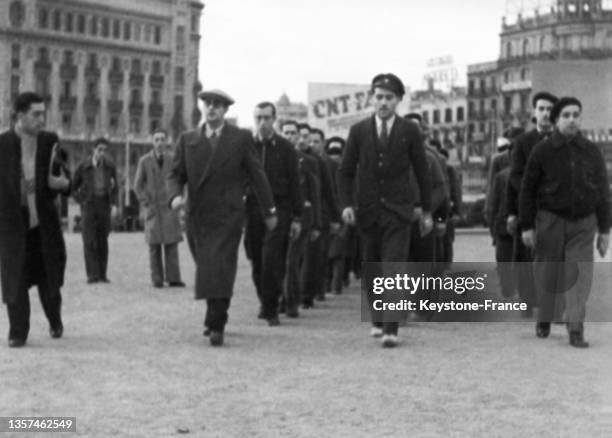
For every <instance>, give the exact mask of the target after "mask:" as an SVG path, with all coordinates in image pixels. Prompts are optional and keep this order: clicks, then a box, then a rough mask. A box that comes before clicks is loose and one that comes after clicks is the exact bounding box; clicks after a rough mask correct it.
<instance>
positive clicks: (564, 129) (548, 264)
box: [519, 97, 610, 348]
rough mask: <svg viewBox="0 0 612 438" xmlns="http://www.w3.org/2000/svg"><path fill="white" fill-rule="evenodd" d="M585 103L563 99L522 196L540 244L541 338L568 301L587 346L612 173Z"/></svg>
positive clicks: (571, 324)
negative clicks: (585, 120)
mask: <svg viewBox="0 0 612 438" xmlns="http://www.w3.org/2000/svg"><path fill="white" fill-rule="evenodd" d="M581 115H582V104H581V103H580V101H579V100H578V99H576V98H574V97H563V98H561V99H559V101H558V102H557V103H556V104H555V106H554V107H553V109H552V111H551V113H550V119H551V121H552V122H553V123H554V124H555V130H554V132H553V133H552V135H551V136H550V137H549V138H548V139H546V140H544V141H542V142H540V143H538V144H537V145H536V146H535V147H534V148H533V151H532V152H531V154H530V156H529V160H528V161H527V167H526V168H525V175H524V176H523V182H522V185H521V192H520V196H519V215H520V218H519V226H520V227H521V229H523V230H524V231H523V233H522V236H521V237H522V239H523V242H524V244H525V245H526V246H528V247H531V248H535V263H534V274H535V279H536V286H537V291H538V301H539V307H540V309H539V314H538V323H537V325H536V335H537V336H538V337H540V338H546V337H547V336H548V335H549V333H550V323H551V321H553V320H554V319H553V318H554V317H555V315H554V310H555V304H556V303H557V302H558V301H563V302H564V303H565V320H566V323H567V330H568V332H569V341H570V344H571V345H572V346H574V347H578V348H585V347H588V346H589V344H588V342H586V341H585V340H584V324H583V323H584V319H585V316H586V301H587V299H588V296H589V293H590V290H591V285H592V281H593V242H594V240H595V234H596V233H597V250H598V252H599V255H600V256H601V257H604V256H605V254H606V252H607V250H608V244H609V233H610V205H609V187H608V174H607V170H606V165H605V162H604V158H603V155H602V153H601V151H600V150H599V148H598V147H597V146H596V145H594V144H593V143H591V142H590V141H589V140H587V139H586V138H584V137H583V136H582V134H581V133H580V122H581Z"/></svg>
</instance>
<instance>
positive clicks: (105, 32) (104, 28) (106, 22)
mask: <svg viewBox="0 0 612 438" xmlns="http://www.w3.org/2000/svg"><path fill="white" fill-rule="evenodd" d="M101 33H102V36H103V37H104V38H108V35H109V34H110V23H109V20H108V18H103V19H102V32H101Z"/></svg>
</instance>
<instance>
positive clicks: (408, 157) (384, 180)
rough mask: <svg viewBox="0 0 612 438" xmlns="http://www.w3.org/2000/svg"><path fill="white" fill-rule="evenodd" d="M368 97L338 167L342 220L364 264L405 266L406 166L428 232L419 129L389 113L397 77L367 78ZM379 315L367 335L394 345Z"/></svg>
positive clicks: (391, 324)
mask: <svg viewBox="0 0 612 438" xmlns="http://www.w3.org/2000/svg"><path fill="white" fill-rule="evenodd" d="M371 93H372V95H373V101H374V107H375V114H374V115H373V116H372V117H369V118H367V119H365V120H362V121H361V122H358V123H357V124H355V125H353V126H352V127H351V129H350V131H349V136H348V140H347V143H346V149H345V153H344V155H343V157H342V163H341V165H340V168H339V169H338V183H339V194H340V204H341V205H342V207H343V211H342V219H343V220H344V222H346V223H347V224H349V225H352V224H355V223H357V226H358V228H359V231H360V233H361V238H362V244H363V250H362V260H363V261H364V262H376V263H384V262H407V261H408V252H409V248H410V225H411V222H412V220H413V217H414V214H415V206H414V203H415V201H416V199H414V195H413V194H412V192H411V190H410V168H411V167H412V168H413V169H414V174H415V176H416V179H417V181H418V185H419V190H420V199H421V207H418V208H419V209H422V213H421V212H418V214H419V215H420V217H421V220H420V227H421V234H422V235H425V234H427V233H429V232H431V230H432V228H433V219H432V216H431V175H430V174H429V173H428V170H427V169H428V165H427V160H426V158H425V150H424V148H423V140H422V138H421V133H420V131H419V128H418V127H417V126H416V125H415V124H414V123H411V122H409V121H408V120H406V119H404V118H402V117H399V116H397V114H396V112H395V110H396V107H397V105H398V103H399V102H400V101H401V99H402V97H403V95H404V93H405V91H404V85H403V84H402V82H401V81H400V79H399V78H398V77H397V76H395V75H393V74H379V75H377V76H376V77H374V79H373V80H372V89H371ZM358 170H359V171H358ZM356 180H357V181H356ZM355 182H357V190H356V193H355V194H354V192H353V188H354V184H355ZM368 296H369V298H370V299H371V298H372V297H371V294H368ZM370 307H372V303H370ZM383 316H385V318H383V319H384V321H376V320H374V321H373V322H374V327H373V328H372V331H371V334H372V336H375V337H379V336H381V335H382V345H383V347H395V346H396V345H397V333H398V327H399V318H394V319H395V320H388V319H387V318H386V315H383ZM373 319H374V318H373Z"/></svg>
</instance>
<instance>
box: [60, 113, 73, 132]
mask: <svg viewBox="0 0 612 438" xmlns="http://www.w3.org/2000/svg"><path fill="white" fill-rule="evenodd" d="M70 125H72V115H71V114H70V113H64V114H63V115H62V128H63V129H64V131H70Z"/></svg>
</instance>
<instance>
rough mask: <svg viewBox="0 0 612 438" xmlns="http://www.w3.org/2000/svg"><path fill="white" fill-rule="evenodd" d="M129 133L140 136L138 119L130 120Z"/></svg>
mask: <svg viewBox="0 0 612 438" xmlns="http://www.w3.org/2000/svg"><path fill="white" fill-rule="evenodd" d="M130 132H132V133H134V134H140V117H132V118H130Z"/></svg>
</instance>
